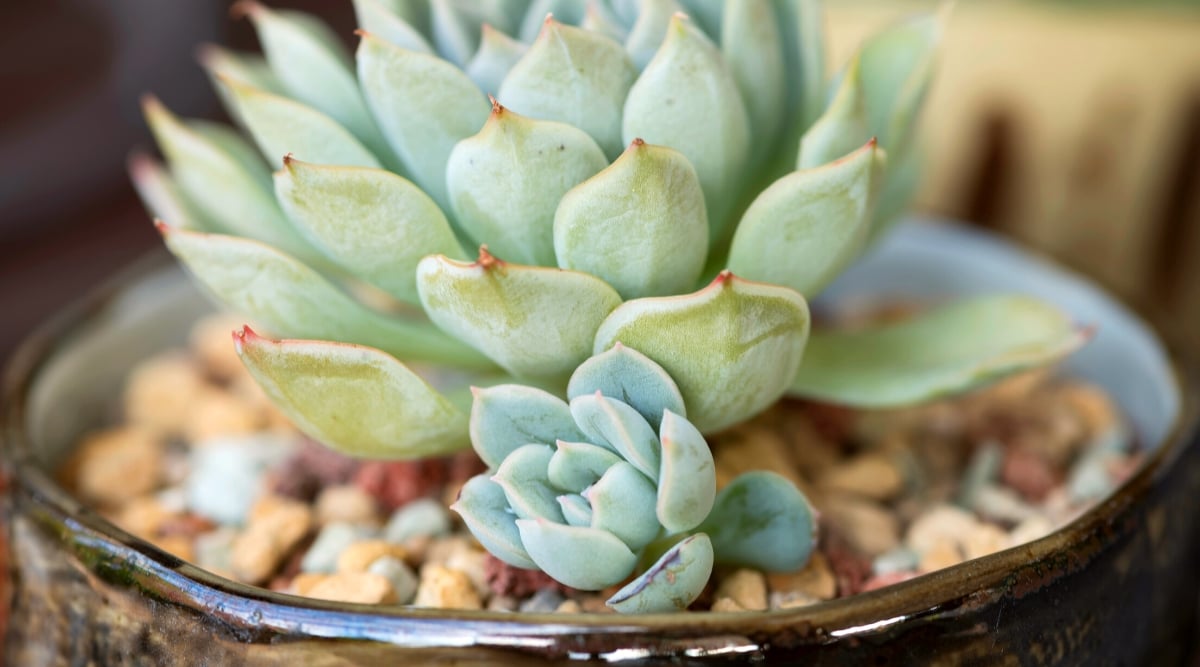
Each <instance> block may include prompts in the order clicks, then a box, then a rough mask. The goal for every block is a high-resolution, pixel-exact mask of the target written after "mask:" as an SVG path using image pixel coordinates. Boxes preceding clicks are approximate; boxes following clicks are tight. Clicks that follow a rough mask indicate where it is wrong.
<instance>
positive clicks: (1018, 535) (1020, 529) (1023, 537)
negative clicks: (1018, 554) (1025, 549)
mask: <svg viewBox="0 0 1200 667" xmlns="http://www.w3.org/2000/svg"><path fill="white" fill-rule="evenodd" d="M1053 531H1054V524H1053V523H1051V522H1050V519H1047V518H1046V517H1044V516H1031V517H1029V518H1027V519H1025V520H1024V521H1022V522H1021V523H1019V524H1017V525H1016V527H1015V528H1013V529H1012V531H1011V532H1009V534H1008V546H1010V547H1015V546H1017V545H1020V544H1026V543H1028V542H1033V541H1034V540H1040V539H1042V538H1043V537H1045V536H1047V535H1049V534H1050V533H1051V532H1053Z"/></svg>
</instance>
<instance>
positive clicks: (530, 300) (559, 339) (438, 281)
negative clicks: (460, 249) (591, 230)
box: [417, 251, 621, 383]
mask: <svg viewBox="0 0 1200 667" xmlns="http://www.w3.org/2000/svg"><path fill="white" fill-rule="evenodd" d="M417 290H418V292H419V294H420V297H421V304H422V305H423V306H424V307H425V312H426V313H428V314H429V317H430V318H431V319H432V320H433V321H434V322H436V323H437V325H438V326H439V327H441V328H442V329H444V330H445V331H448V332H450V333H451V334H452V335H454V336H455V337H457V338H459V339H460V340H463V341H465V342H467V343H469V344H470V345H472V346H474V347H475V348H476V349H478V350H480V351H482V352H483V353H484V354H486V355H487V356H488V357H490V358H492V359H494V360H495V361H496V363H498V364H499V365H500V366H501V367H502V368H504V369H505V370H508V371H509V372H510V373H513V374H514V375H517V376H523V377H531V378H542V379H545V380H547V381H551V382H563V383H565V382H566V380H567V378H568V376H569V375H570V374H571V371H573V370H574V369H575V367H576V366H578V365H579V364H580V363H582V362H583V360H584V359H587V358H588V357H589V356H591V340H592V337H593V336H594V335H595V332H596V328H597V327H599V326H600V322H601V321H603V320H604V318H605V317H606V316H607V315H608V313H610V312H612V310H613V309H614V308H616V307H617V305H618V304H619V303H620V302H621V297H620V296H618V295H617V293H616V292H615V291H614V290H613V289H612V288H611V287H609V286H608V285H606V284H604V282H603V281H601V280H599V279H597V278H594V277H592V276H589V275H587V274H585V273H578V272H575V271H564V270H562V269H545V268H539V267H531V266H521V265H517V264H507V263H505V262H501V261H499V260H497V259H495V258H494V257H492V256H491V255H489V254H487V252H486V251H481V253H480V260H479V261H478V262H476V263H474V264H464V263H461V262H455V261H452V260H449V259H447V258H445V257H442V256H430V257H426V258H425V259H423V260H421V262H420V264H419V265H418V266H417Z"/></svg>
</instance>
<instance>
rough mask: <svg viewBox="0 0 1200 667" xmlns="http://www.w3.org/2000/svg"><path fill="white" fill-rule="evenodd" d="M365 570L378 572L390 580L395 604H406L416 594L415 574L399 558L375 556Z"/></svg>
mask: <svg viewBox="0 0 1200 667" xmlns="http://www.w3.org/2000/svg"><path fill="white" fill-rule="evenodd" d="M367 572H371V573H373V574H378V575H380V576H382V577H384V578H385V579H387V580H388V581H389V582H391V584H392V590H393V591H394V592H395V593H396V603H397V604H408V603H409V602H412V599H413V596H415V595H416V594H417V575H416V573H414V572H413V571H412V569H411V568H409V567H408V566H407V565H405V564H404V561H402V560H400V559H399V558H395V557H393V556H383V557H382V558H376V559H375V562H373V563H371V565H370V567H368V568H367Z"/></svg>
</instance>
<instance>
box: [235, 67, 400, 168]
mask: <svg viewBox="0 0 1200 667" xmlns="http://www.w3.org/2000/svg"><path fill="white" fill-rule="evenodd" d="M222 83H223V85H224V86H225V88H226V90H227V91H228V92H229V94H230V96H231V97H232V99H233V102H234V104H235V105H236V106H237V110H238V117H239V118H241V119H242V122H244V123H245V124H246V128H247V129H248V130H249V131H250V134H251V135H252V136H253V137H254V141H255V142H256V143H257V144H258V147H259V150H261V151H262V154H263V157H265V158H266V159H267V161H268V162H270V163H271V164H272V165H273V166H275V167H279V166H282V165H283V158H284V156H285V155H288V154H289V153H294V154H296V155H297V156H298V157H300V158H301V159H303V160H306V161H309V162H315V163H320V164H330V165H345V166H354V167H376V168H378V167H379V166H380V164H379V161H378V160H377V159H375V155H374V154H372V153H371V151H369V150H367V149H366V147H364V146H363V145H362V144H361V143H359V141H358V139H356V138H355V137H354V135H353V134H351V133H350V132H349V131H348V130H346V128H344V127H342V126H341V125H339V124H338V123H337V121H335V120H334V119H332V118H330V117H329V116H326V115H325V114H323V113H321V112H320V111H317V110H316V109H314V108H312V107H309V106H306V105H304V104H301V103H300V102H296V101H295V100H291V99H288V98H286V97H283V96H281V95H275V94H272V93H267V92H264V91H261V90H258V89H257V88H253V87H251V86H248V85H246V84H244V83H241V82H238V81H234V80H232V79H226V80H224V81H223V82H222Z"/></svg>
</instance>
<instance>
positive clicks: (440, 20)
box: [429, 0, 480, 67]
mask: <svg viewBox="0 0 1200 667" xmlns="http://www.w3.org/2000/svg"><path fill="white" fill-rule="evenodd" d="M463 7H464V5H460V4H459V3H457V2H454V0H429V10H430V11H429V15H430V16H429V18H430V32H431V34H432V35H433V43H434V45H435V46H437V50H438V53H439V54H440V55H441V56H442V57H443V58H445V59H446V60H448V61H450V62H452V63H454V64H455V65H458V66H459V67H463V66H465V65H466V64H467V61H469V60H470V59H471V56H472V55H473V54H474V53H475V49H476V48H478V46H479V32H480V26H479V24H478V23H476V22H474V21H472V20H471V18H472V17H471V15H470V13H468V12H464V11H461V9H462V8H463Z"/></svg>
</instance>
